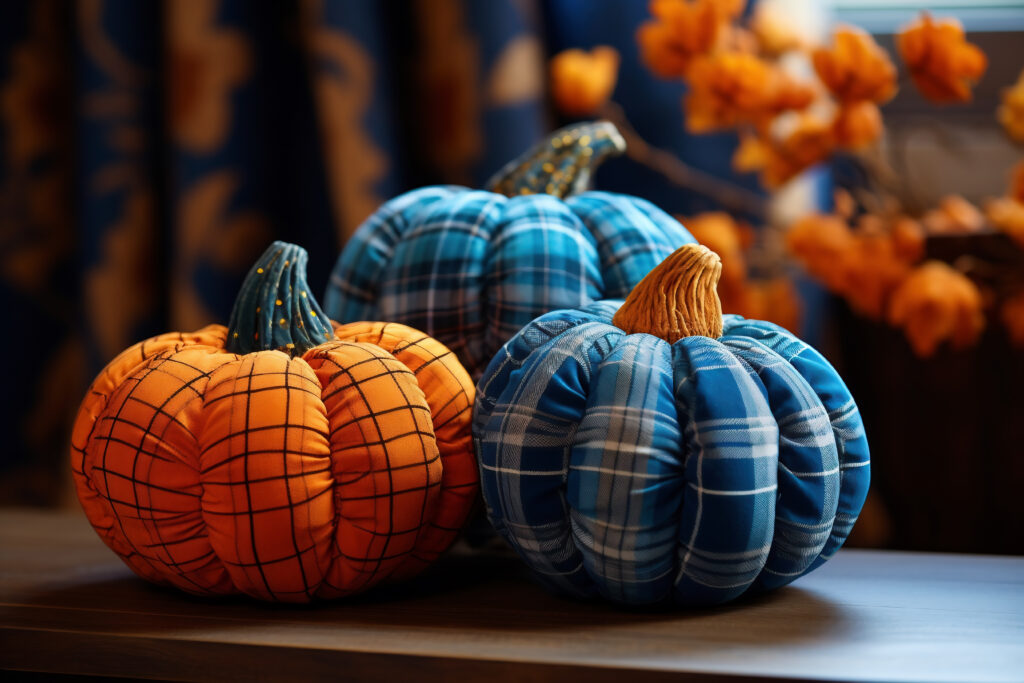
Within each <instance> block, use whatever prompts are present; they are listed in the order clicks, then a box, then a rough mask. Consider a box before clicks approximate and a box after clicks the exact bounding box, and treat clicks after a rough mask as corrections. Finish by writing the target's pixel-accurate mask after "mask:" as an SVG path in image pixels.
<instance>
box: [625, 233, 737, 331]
mask: <svg viewBox="0 0 1024 683" xmlns="http://www.w3.org/2000/svg"><path fill="white" fill-rule="evenodd" d="M721 275H722V261H721V259H719V258H718V254H716V253H715V252H713V251H711V250H710V249H708V248H707V247H705V246H704V245H702V244H686V245H683V246H682V247H679V249H677V250H675V251H674V252H672V254H671V255H670V256H669V257H668V258H666V259H665V260H664V261H662V262H661V263H660V264H659V265H658V267H656V268H655V269H654V270H652V271H651V272H650V273H648V274H647V277H645V278H644V279H643V280H641V281H640V284H638V285H637V286H636V287H634V288H633V291H632V292H630V293H629V296H628V297H626V301H625V303H623V304H622V307H621V308H619V311H618V312H617V313H616V314H615V317H614V318H612V324H613V325H615V326H616V327H618V328H619V329H621V330H623V331H624V332H627V333H629V334H636V333H646V334H653V335H654V336H656V337H661V338H662V339H664V340H665V341H667V342H668V343H670V344H672V343H675V342H676V341H678V340H680V339H682V338H683V337H692V336H697V335H700V336H704V337H711V338H713V339H717V338H718V337H721V336H722V302H721V300H720V299H719V298H718V289H717V288H718V279H719V278H720V277H721Z"/></svg>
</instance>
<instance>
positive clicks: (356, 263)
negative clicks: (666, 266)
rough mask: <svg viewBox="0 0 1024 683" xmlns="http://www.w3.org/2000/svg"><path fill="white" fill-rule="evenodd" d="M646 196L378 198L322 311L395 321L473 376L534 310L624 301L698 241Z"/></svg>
mask: <svg viewBox="0 0 1024 683" xmlns="http://www.w3.org/2000/svg"><path fill="white" fill-rule="evenodd" d="M693 241H694V240H693V237H691V236H690V234H689V232H687V231H686V229H685V228H683V227H682V226H681V225H680V224H679V222H678V221H676V220H675V219H673V218H672V217H671V216H669V215H668V214H666V213H664V212H663V211H661V210H660V209H658V208H656V207H655V206H653V205H652V204H650V203H649V202H646V201H644V200H641V199H637V198H634V197H629V196H625V195H615V194H611V193H607V192H585V193H583V194H581V195H578V196H575V197H572V198H570V199H568V200H567V201H565V202H563V201H561V200H559V199H556V198H554V197H552V196H550V195H546V194H538V195H529V196H521V197H514V198H512V199H509V198H507V197H505V196H504V195H499V194H494V193H490V192H483V191H475V190H466V189H463V188H455V187H427V188H422V189H419V190H415V191H413V192H409V193H407V194H404V195H401V196H399V197H396V198H395V199H393V200H391V201H389V202H387V203H386V204H384V205H383V206H382V207H381V208H380V209H379V210H378V211H377V212H376V213H375V214H374V215H373V216H371V217H370V218H369V219H367V221H366V222H365V223H364V224H363V225H362V226H361V227H360V228H359V230H358V231H357V232H356V234H355V235H354V236H353V237H352V239H351V240H350V241H349V243H348V244H347V245H346V247H345V249H344V250H343V251H342V253H341V255H340V256H339V258H338V262H337V264H336V266H335V268H334V272H333V273H332V275H331V279H330V283H329V284H328V288H327V293H326V295H325V297H324V304H325V305H324V310H325V311H326V312H327V314H328V315H329V316H330V317H331V318H333V319H335V320H339V321H341V322H348V321H355V320H394V321H396V322H401V323H404V324H406V325H410V326H412V327H415V328H417V329H421V330H423V331H424V332H426V333H427V334H429V335H430V336H432V337H435V338H436V339H438V340H440V341H441V342H442V343H444V344H445V345H447V346H448V347H449V348H450V349H452V350H453V351H454V352H455V353H456V355H458V357H459V359H460V360H461V361H462V362H463V364H464V365H465V366H466V367H467V369H469V371H470V374H471V375H473V376H474V377H477V376H479V374H480V372H481V371H482V370H483V368H484V367H485V366H486V364H487V362H488V361H489V360H490V359H491V358H492V357H493V356H494V354H495V352H497V350H498V349H499V348H500V347H501V345H502V344H504V343H505V342H506V341H507V340H508V339H509V338H511V337H512V335H514V334H515V333H516V332H518V331H519V330H520V329H522V327H523V326H524V325H526V324H528V323H529V322H530V321H531V320H533V319H534V318H536V317H537V316H539V315H541V314H543V313H546V312H547V311H551V310H558V309H566V308H573V307H578V306H582V305H585V304H587V303H589V302H590V301H593V300H597V299H603V298H609V297H615V296H625V295H626V293H628V292H629V290H631V289H632V288H633V286H635V285H636V284H637V283H638V282H639V281H640V280H641V279H642V278H643V277H644V276H645V275H646V274H647V273H648V272H649V271H650V270H651V269H652V268H653V267H654V266H656V265H657V264H658V263H660V262H661V261H662V260H663V259H664V258H665V257H666V256H668V255H669V254H670V253H672V252H673V251H674V250H675V249H676V248H678V247H680V246H682V245H683V244H687V243H690V242H693Z"/></svg>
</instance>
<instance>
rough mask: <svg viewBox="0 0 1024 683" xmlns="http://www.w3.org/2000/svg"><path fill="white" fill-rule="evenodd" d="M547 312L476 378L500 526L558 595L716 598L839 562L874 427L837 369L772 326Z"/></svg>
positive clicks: (486, 465) (484, 467)
mask: <svg viewBox="0 0 1024 683" xmlns="http://www.w3.org/2000/svg"><path fill="white" fill-rule="evenodd" d="M619 305H621V302H620V301H598V302H595V303H594V304H591V305H590V306H587V307H584V308H582V309H577V310H563V311H555V312H552V313H548V314H547V315H544V316H541V317H540V318H538V319H537V320H535V321H533V322H532V323H530V324H529V325H528V326H526V327H525V328H524V329H523V330H522V331H521V332H520V333H518V334H517V335H515V336H514V337H513V338H512V339H510V340H509V341H508V343H506V344H505V345H504V346H503V347H502V349H501V350H500V351H499V352H498V354H497V355H496V356H495V357H494V359H493V360H492V361H491V363H490V365H489V366H488V367H487V369H486V371H485V372H484V375H483V377H482V378H481V380H480V382H479V383H478V394H477V401H476V405H475V408H474V417H473V433H474V440H475V442H476V446H477V455H478V458H479V464H480V472H481V488H482V491H483V494H484V500H485V502H486V503H487V512H488V515H489V516H490V518H491V520H492V522H493V524H494V526H495V528H496V529H497V530H498V531H499V533H500V534H501V535H502V536H503V537H504V538H505V539H506V540H507V541H508V542H509V543H510V544H511V545H512V547H513V548H514V549H515V550H516V551H517V552H518V553H519V555H520V556H521V557H522V558H523V559H524V560H525V561H526V562H527V564H529V565H530V567H531V568H532V569H533V570H534V572H535V573H536V575H537V576H538V578H539V579H540V580H541V581H542V582H543V583H544V584H546V585H547V586H549V587H550V588H552V589H553V590H556V591H558V592H562V593H567V594H570V595H575V596H590V595H594V594H599V595H602V596H604V597H606V598H608V599H610V600H614V601H616V602H622V603H627V604H646V603H658V602H664V601H674V602H676V603H678V604H683V605H695V604H714V603H721V602H725V601H728V600H732V599H735V598H736V597H738V596H740V595H742V594H743V593H745V592H747V591H763V590H768V589H772V588H775V587H778V586H781V585H784V584H786V583H788V582H790V581H792V580H793V579H795V578H797V577H798V576H800V575H801V574H803V573H805V572H807V571H810V570H811V569H813V568H815V567H816V566H818V565H820V564H821V563H822V562H824V561H825V560H827V559H828V558H829V557H831V555H832V554H833V553H834V552H835V551H836V550H837V549H838V547H839V546H840V545H842V543H843V541H844V540H845V539H846V536H847V534H848V533H849V531H850V529H851V527H852V525H853V522H854V521H855V520H856V516H857V513H858V512H859V510H860V507H861V505H862V504H863V502H864V498H865V495H866V493H867V484H868V478H869V460H868V449H867V442H866V440H865V437H864V431H863V426H862V424H861V421H860V417H859V414H858V413H857V409H856V405H855V404H854V403H853V399H852V398H851V397H850V395H849V392H848V391H847V390H846V387H845V385H844V384H843V382H842V380H841V379H840V378H839V376H838V375H837V374H836V372H835V370H834V369H832V368H831V366H829V365H828V363H827V362H825V361H824V359H822V358H821V356H819V355H818V354H817V353H816V352H814V351H813V350H811V349H810V348H809V347H807V346H806V345H805V344H804V343H803V342H801V341H799V340H798V339H796V338H795V337H793V336H792V335H790V334H789V333H788V332H786V331H785V330H783V329H782V328H779V327H777V326H774V325H771V324H770V323H764V322H760V321H749V320H743V319H742V318H739V317H737V316H725V335H724V336H723V337H722V338H721V339H719V340H713V339H709V338H707V337H700V336H695V337H684V338H683V339H681V340H679V341H678V342H676V343H675V344H671V345H670V344H668V343H667V342H665V341H663V340H661V339H659V338H657V337H654V336H652V335H646V334H634V335H626V334H625V333H623V332H622V331H621V330H620V329H618V328H616V327H614V326H612V325H611V319H612V316H613V315H614V314H615V312H616V311H617V310H618V307H619Z"/></svg>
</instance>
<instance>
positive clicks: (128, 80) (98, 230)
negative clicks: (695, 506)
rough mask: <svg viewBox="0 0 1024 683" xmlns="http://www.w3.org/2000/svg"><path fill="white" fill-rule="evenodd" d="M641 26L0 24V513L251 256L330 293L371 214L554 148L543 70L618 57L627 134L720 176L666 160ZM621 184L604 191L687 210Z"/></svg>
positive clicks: (451, 21) (22, 8)
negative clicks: (297, 247)
mask: <svg viewBox="0 0 1024 683" xmlns="http://www.w3.org/2000/svg"><path fill="white" fill-rule="evenodd" d="M645 5H646V3H640V2H614V1H613V0H601V2H595V3H591V2H586V3H584V2H582V0H550V1H549V2H543V3H542V2H540V0H488V1H487V2H474V1H472V0H414V1H413V2H397V1H396V0H344V1H340V0H339V1H331V0H280V1H277V0H274V1H271V0H266V1H258V2H257V1H247V0H187V1H186V0H163V1H162V2H138V1H137V0H78V2H75V3H67V2H61V1H60V0H8V1H6V2H3V3H0V222H2V226H3V228H2V246H0V257H2V269H0V294H2V297H3V299H2V300H3V302H4V304H5V310H6V311H7V320H6V322H5V324H4V326H3V329H4V330H5V333H4V334H3V335H2V339H0V353H2V354H3V357H4V358H5V359H6V361H7V365H8V369H7V371H6V377H5V379H4V391H3V407H2V410H0V422H2V429H3V430H4V433H5V434H6V436H7V439H6V442H5V447H4V449H3V450H2V451H0V502H21V503H25V502H36V503H47V502H54V501H55V500H56V499H57V498H58V497H59V496H60V491H61V486H60V484H59V481H60V480H61V479H63V476H64V472H65V469H66V467H65V459H66V448H67V440H68V429H69V425H70V421H71V417H72V416H73V414H74V411H75V409H76V408H77V405H78V402H79V401H80V399H81V397H82V393H83V392H84V390H85V387H86V385H87V383H88V382H89V380H90V379H91V378H92V377H93V376H94V374H95V373H96V372H97V371H98V370H99V368H101V367H102V365H103V364H105V363H106V362H107V361H108V360H110V359H111V358H112V357H113V356H114V355H115V354H116V353H117V352H118V351H120V350H121V349H122V348H124V347H126V346H128V345H129V344H131V343H133V342H135V341H137V340H138V339H140V338H142V337H144V336H147V335H151V334H156V333H159V332H163V331H167V330H190V329H195V328H197V327H199V326H202V325H205V324H207V323H210V322H217V321H225V320H226V319H227V317H228V314H229V312H230V308H231V304H232V299H233V297H234V295H235V293H236V291H237V288H238V286H239V284H240V282H241V279H242V277H243V276H244V274H245V271H246V269H247V267H248V265H249V264H250V263H251V261H252V260H253V259H254V258H255V256H257V255H258V254H259V253H260V252H261V251H262V250H263V249H264V247H265V246H266V245H267V243H268V242H269V241H270V240H272V239H275V238H279V239H287V240H290V241H294V242H297V243H300V244H303V245H304V246H306V247H307V248H308V249H309V252H310V282H311V283H323V282H326V279H327V273H328V271H329V268H330V266H331V264H332V263H333V261H334V258H335V257H336V255H337V253H338V250H339V248H340V247H341V245H342V244H343V243H344V242H345V240H346V238H347V237H348V236H349V235H350V234H351V233H352V231H353V230H354V229H355V227H356V226H357V225H358V224H359V223H360V222H361V221H362V219H363V218H364V217H366V215H367V214H369V213H370V212H371V211H372V210H373V209H375V208H376V207H377V205H378V204H379V203H381V202H382V201H383V200H385V199H387V198H388V197H390V196H392V195H394V194H396V193H398V192H400V191H402V190H405V189H408V188H411V187H415V186H417V185H421V184H424V183H428V182H451V183H462V184H469V185H479V184H481V183H482V182H483V181H484V180H485V179H486V178H487V177H488V176H489V175H490V174H491V173H492V172H493V171H495V170H496V169H497V168H499V167H500V166H501V165H502V164H503V163H504V162H505V161H507V160H508V159H510V158H512V157H514V156H516V155H517V154H518V153H519V152H520V151H521V150H523V149H524V148H525V147H526V146H528V145H529V144H530V143H532V142H534V141H535V140H537V139H538V138H539V137H540V136H541V135H543V134H544V133H545V132H546V131H548V130H550V129H552V128H553V127H554V126H555V125H557V124H558V123H559V121H558V120H557V119H556V118H555V117H554V115H553V114H552V113H551V111H550V108H549V106H548V104H547V102H546V98H545V79H546V60H547V58H548V57H549V56H550V54H552V52H554V51H557V50H560V49H562V48H565V47H570V46H580V47H590V46H592V45H594V44H597V43H606V44H612V45H615V46H616V47H617V48H618V49H619V50H620V52H621V53H622V55H623V73H622V77H621V80H620V87H619V91H618V93H617V94H616V99H617V100H618V101H619V102H620V103H622V104H623V105H624V106H625V107H626V109H627V111H628V113H629V115H630V116H631V117H632V118H633V120H634V123H635V124H636V126H637V128H638V129H639V130H640V132H641V133H643V134H644V135H646V136H648V138H649V139H650V140H651V141H652V142H654V143H656V144H661V145H664V146H672V147H675V148H676V149H677V150H679V151H681V152H683V153H684V156H687V157H688V158H690V159H691V160H692V159H693V158H695V157H699V158H700V159H703V160H704V161H703V162H701V163H702V164H703V165H704V166H705V167H706V168H709V169H711V170H715V171H723V172H724V169H726V167H727V165H728V150H727V149H725V147H727V146H728V144H729V143H728V142H725V143H723V142H722V141H721V140H701V141H697V140H695V139H691V138H689V137H687V136H685V134H684V133H683V132H682V124H681V120H680V117H681V113H680V107H679V95H680V94H681V93H680V92H679V91H678V86H676V85H675V84H666V83H662V82H658V81H657V80H656V79H654V77H653V76H651V75H650V74H648V73H647V72H645V71H644V70H643V69H642V67H641V66H640V65H639V63H638V56H637V51H636V47H635V44H634V42H633V35H634V32H635V29H636V26H637V25H638V24H639V23H640V22H641V21H642V20H643V19H644V18H645V15H646V7H645ZM627 163H628V162H624V161H621V160H620V161H616V162H615V165H613V166H612V167H611V168H609V169H608V170H607V172H606V173H604V174H602V175H601V176H600V177H599V181H600V183H601V184H602V185H603V186H604V187H606V188H608V189H617V190H623V191H632V192H634V193H636V194H640V195H643V196H647V197H649V198H651V199H654V200H655V201H658V202H659V203H662V204H663V205H664V206H665V208H667V209H668V210H671V211H689V210H693V209H694V208H695V206H694V205H693V204H692V200H693V198H692V197H688V196H687V195H686V194H685V193H681V192H679V191H678V190H672V189H670V188H667V187H665V186H663V185H661V186H659V185H658V184H657V183H652V182H651V181H652V179H651V178H650V177H645V176H644V175H642V174H638V173H637V172H636V169H630V168H629V167H628V166H627V165H626V164H627ZM647 190H650V191H647ZM314 286H316V285H314Z"/></svg>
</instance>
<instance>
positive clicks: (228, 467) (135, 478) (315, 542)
mask: <svg viewBox="0 0 1024 683" xmlns="http://www.w3.org/2000/svg"><path fill="white" fill-rule="evenodd" d="M334 331H335V336H336V338H335V339H333V340H330V341H328V342H326V343H323V344H320V345H319V346H315V347H313V348H311V349H310V350H308V351H307V352H306V353H304V354H303V355H302V356H299V357H295V358H289V356H288V355H287V354H285V353H282V352H280V351H256V352H254V353H249V354H244V355H237V354H233V353H228V352H226V351H225V350H224V345H225V341H226V336H227V330H226V329H225V328H224V327H221V326H217V325H214V326H210V327H207V328H204V329H202V330H200V331H198V332H196V333H194V334H191V335H189V334H185V335H182V334H168V335H162V336H160V337H155V338H153V339H150V340H147V341H145V342H142V343H140V344H136V345H135V346H133V347H131V348H129V349H128V350H127V351H125V352H124V353H122V354H121V355H120V356H118V357H117V358H116V359H114V361H112V362H111V363H110V365H108V366H107V368H105V369H104V371H103V372H102V374H101V375H100V376H99V377H98V378H97V379H96V380H95V382H94V383H93V385H92V387H91V388H90V390H89V393H88V395H87V396H86V399H85V401H83V403H82V407H81V409H80V411H79V414H78V417H77V419H76V422H75V426H74V432H73V435H72V466H73V467H72V469H73V473H74V480H75V486H76V488H77V490H78V494H79V498H80V500H81V502H82V505H83V507H84V509H85V511H86V514H87V516H88V518H89V520H90V521H91V522H92V524H93V526H94V527H95V528H96V530H97V532H98V533H99V534H100V536H101V537H102V538H103V540H104V541H105V542H106V543H107V545H108V546H110V547H111V548H112V549H113V550H114V551H115V552H117V553H118V554H119V555H120V556H121V557H122V558H123V559H124V561H125V562H126V563H127V564H128V565H129V566H130V567H131V568H132V569H133V570H134V571H135V572H136V573H138V574H139V575H140V576H142V577H144V578H146V579H149V580H151V581H154V582H157V583H163V584H171V585H174V586H177V587H178V588H181V589H183V590H186V591H189V592H192V593H198V594H229V593H237V592H242V593H246V594H249V595H252V596H254V597H258V598H261V599H265V600H276V601H287V602H304V601H307V600H310V599H312V598H330V597H338V596H344V595H349V594H352V593H355V592H358V591H361V590H365V589H367V588H369V587H371V586H373V585H375V584H376V583H379V582H380V581H382V580H387V579H399V578H405V577H408V576H411V575H413V574H415V573H417V572H419V571H420V570H422V569H424V568H425V567H426V566H428V565H429V564H430V563H431V562H432V561H433V560H434V559H436V558H437V556H438V555H439V554H440V553H441V552H443V551H444V550H445V549H446V548H447V547H448V546H449V545H450V544H451V542H452V541H453V540H454V538H455V536H456V534H457V532H458V530H459V528H460V527H461V525H462V523H463V522H464V521H465V519H466V517H467V516H468V514H469V511H470V509H471V507H472V506H473V504H474V501H475V498H476V492H477V472H476V465H475V460H474V456H473V447H472V438H471V434H470V418H471V406H472V403H473V395H474V389H473V385H472V382H471V381H470V379H469V376H468V374H467V373H466V371H465V370H464V369H463V368H462V366H461V365H460V364H459V363H458V361H457V360H456V359H455V356H454V355H453V354H452V353H451V352H450V351H449V350H448V349H447V348H445V347H444V346H443V345H442V344H441V343H440V342H438V341H436V340H434V339H432V338H430V337H427V336H426V335H424V334H422V333H420V332H418V331H416V330H413V329H411V328H408V327H405V326H403V325H398V324H394V323H353V324H350V325H335V326H334Z"/></svg>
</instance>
